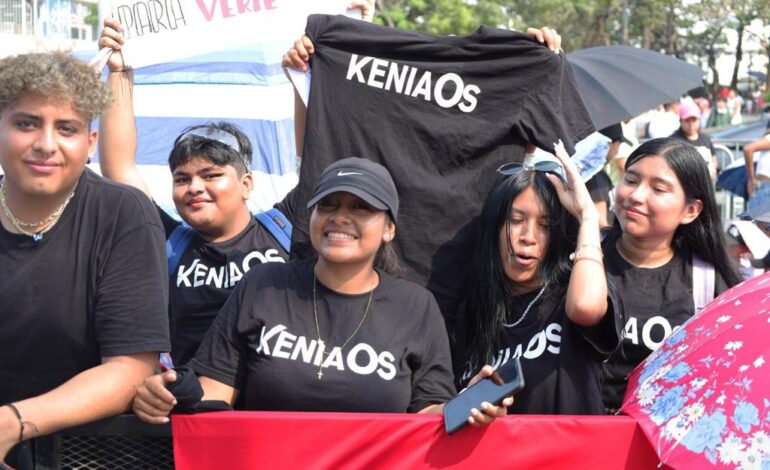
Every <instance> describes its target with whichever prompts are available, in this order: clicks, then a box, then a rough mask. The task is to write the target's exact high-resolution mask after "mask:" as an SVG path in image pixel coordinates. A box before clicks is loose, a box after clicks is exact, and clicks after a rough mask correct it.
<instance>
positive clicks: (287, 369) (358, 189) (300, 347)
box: [134, 158, 510, 424]
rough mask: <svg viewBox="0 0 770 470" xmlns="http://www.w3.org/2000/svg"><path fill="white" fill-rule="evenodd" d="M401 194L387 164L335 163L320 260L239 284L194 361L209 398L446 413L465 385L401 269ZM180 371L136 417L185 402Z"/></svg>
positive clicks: (429, 301) (321, 215) (316, 206)
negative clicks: (175, 387) (397, 243)
mask: <svg viewBox="0 0 770 470" xmlns="http://www.w3.org/2000/svg"><path fill="white" fill-rule="evenodd" d="M398 205H399V201H398V193H397V192H396V187H395V185H394V183H393V180H392V178H391V176H390V173H388V171H387V169H385V167H383V166H382V165H379V164H377V163H374V162H371V161H369V160H365V159H361V158H347V159H343V160H340V161H338V162H336V163H334V164H332V165H330V166H329V167H327V168H326V170H325V171H324V172H323V173H322V175H321V177H320V181H319V182H318V184H317V186H316V189H315V192H314V195H313V197H312V198H311V200H310V201H309V203H308V204H307V207H308V209H309V210H311V216H310V231H311V240H312V244H313V247H314V249H315V252H316V254H317V257H316V259H314V260H311V261H293V262H289V263H286V264H279V263H271V264H263V265H259V266H255V267H254V268H253V269H252V270H251V271H249V273H248V274H247V275H246V277H245V278H244V279H243V280H242V281H241V282H240V283H239V284H238V286H237V287H236V288H235V290H234V292H233V294H232V295H231V296H230V298H229V299H228V301H227V303H226V304H225V305H224V307H223V308H222V311H221V312H220V313H219V315H218V316H217V319H216V320H215V321H214V324H213V325H212V327H211V329H210V330H209V331H208V333H207V335H206V337H205V338H204V340H203V343H202V344H201V347H200V348H199V349H198V352H197V353H196V355H195V358H194V359H193V360H192V361H191V362H190V368H191V369H192V370H193V371H194V372H195V373H196V374H197V375H198V378H197V383H196V384H194V385H195V386H198V385H199V386H200V388H201V389H202V392H203V400H207V401H208V400H220V401H224V402H226V403H228V404H230V405H233V404H235V403H236V400H238V403H239V404H241V408H242V409H247V410H281V411H336V412H413V413H428V412H440V411H441V410H442V407H443V403H444V402H446V401H447V400H449V399H450V398H452V397H453V396H454V395H455V390H454V385H453V383H452V372H451V361H450V353H449V342H448V339H447V336H446V330H445V326H444V321H443V319H442V316H441V313H440V312H439V309H438V304H437V303H436V301H435V299H434V298H433V296H432V295H431V294H430V292H428V291H427V290H426V289H424V288H422V287H420V286H418V285H416V284H413V283H411V282H407V281H405V280H401V279H398V278H396V277H394V276H393V275H392V274H391V273H396V272H398V262H397V257H396V255H395V252H394V251H393V249H392V248H391V245H390V243H391V242H392V241H393V239H394V237H395V233H396V220H397V217H398ZM489 375H492V370H491V368H486V369H484V371H483V372H482V373H480V374H478V377H477V378H476V379H477V380H478V379H480V378H482V377H486V376H489ZM188 377H189V375H188ZM176 379H177V373H176V372H175V371H169V372H166V373H163V374H160V375H157V376H155V377H151V378H150V379H148V380H147V381H145V383H144V385H143V386H141V387H139V389H138V392H137V396H136V399H135V400H134V412H135V413H136V414H137V416H139V418H141V419H142V420H145V421H147V422H150V423H162V422H166V421H167V420H168V418H167V416H168V414H169V412H171V411H172V409H173V408H174V406H175V405H176V404H177V397H175V396H174V394H173V393H172V392H170V391H169V390H168V389H167V388H166V385H167V384H171V383H173V382H174V381H175V380H176ZM507 404H510V400H508V401H505V402H504V403H503V406H493V405H491V404H485V405H484V406H482V407H481V410H483V413H482V412H481V410H478V409H477V410H473V411H472V412H471V416H470V417H469V419H470V420H471V421H473V423H475V424H485V423H488V422H490V421H491V420H492V419H494V418H495V417H497V416H501V415H503V414H504V413H505V405H507Z"/></svg>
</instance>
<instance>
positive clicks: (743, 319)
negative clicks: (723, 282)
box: [620, 273, 770, 470]
mask: <svg viewBox="0 0 770 470" xmlns="http://www.w3.org/2000/svg"><path fill="white" fill-rule="evenodd" d="M769 353H770V273H768V274H765V275H762V276H759V277H756V278H752V279H750V280H748V281H746V282H744V283H742V284H740V285H738V286H736V287H734V288H732V289H730V290H728V291H727V292H724V293H723V294H722V295H720V296H719V297H718V298H717V299H715V300H714V301H713V302H711V303H710V304H709V305H708V306H707V307H706V308H705V309H703V310H702V311H701V312H700V313H699V314H697V315H696V316H694V317H693V318H691V319H690V320H689V321H688V322H687V323H685V324H684V325H682V327H681V328H680V329H678V330H677V331H675V332H674V334H672V335H671V336H670V337H669V338H668V339H667V340H666V341H665V342H664V343H663V345H662V346H661V347H660V349H658V350H657V351H655V352H654V353H653V354H651V355H650V357H648V358H647V360H645V362H643V363H642V364H640V365H639V367H637V368H636V369H635V370H634V372H633V373H632V374H631V376H630V377H629V381H628V382H629V384H628V390H627V392H626V397H625V401H624V403H623V406H622V407H621V409H620V411H621V412H623V413H626V414H628V415H630V416H632V417H634V418H635V419H636V420H637V421H638V422H639V424H640V426H641V428H642V430H643V431H644V433H645V434H646V435H647V437H648V438H649V439H650V441H651V443H652V446H653V448H655V449H656V450H657V452H658V456H659V457H660V460H661V462H663V463H665V464H667V465H669V466H671V467H672V468H675V469H702V468H713V467H716V468H730V469H753V468H756V469H762V470H768V469H770V435H769V434H768V433H770V413H769V412H770V370H768V368H769V367H770V366H766V365H765V361H766V359H767V356H768V354H769Z"/></svg>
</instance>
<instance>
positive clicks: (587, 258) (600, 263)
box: [572, 256, 604, 268]
mask: <svg viewBox="0 0 770 470" xmlns="http://www.w3.org/2000/svg"><path fill="white" fill-rule="evenodd" d="M582 260H586V261H593V262H594V263H599V265H600V266H601V267H602V268H604V262H603V261H602V260H600V259H596V258H593V257H591V256H581V257H579V258H575V259H574V260H573V261H572V264H573V265H574V264H576V263H577V262H578V261H582Z"/></svg>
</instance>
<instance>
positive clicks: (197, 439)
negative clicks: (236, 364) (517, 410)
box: [172, 411, 659, 470]
mask: <svg viewBox="0 0 770 470" xmlns="http://www.w3.org/2000/svg"><path fill="white" fill-rule="evenodd" d="M172 427H173V435H174V457H175V460H176V468H177V470H187V469H209V468H210V469H215V468H216V469H221V468H226V469H229V470H233V469H281V470H293V469H305V468H312V469H330V470H331V469H334V470H338V469H394V468H405V469H423V468H424V469H429V468H430V469H435V468H442V469H453V468H457V469H459V468H463V469H468V468H483V469H485V470H487V469H496V468H500V469H517V468H521V469H525V468H526V469H532V468H537V469H538V470H545V469H553V470H557V469H558V470H563V469H572V468H591V469H593V470H601V469H607V470H617V469H650V468H655V467H656V466H657V465H658V462H659V461H658V458H657V457H656V456H655V453H654V451H653V450H652V448H651V447H650V445H649V443H648V442H647V440H646V438H645V437H644V436H643V435H642V432H641V430H640V429H639V428H638V426H637V424H636V422H635V421H634V420H632V419H631V418H628V417H625V416H507V417H505V418H503V419H499V420H497V421H496V422H494V423H492V424H491V425H490V426H487V427H484V428H467V429H463V430H461V431H460V432H458V433H456V434H454V435H452V436H448V435H446V434H445V433H444V428H443V420H442V416H441V415H437V414H432V415H413V414H367V413H287V412H243V411H241V412H220V413H208V414H199V415H176V416H174V417H173V419H172Z"/></svg>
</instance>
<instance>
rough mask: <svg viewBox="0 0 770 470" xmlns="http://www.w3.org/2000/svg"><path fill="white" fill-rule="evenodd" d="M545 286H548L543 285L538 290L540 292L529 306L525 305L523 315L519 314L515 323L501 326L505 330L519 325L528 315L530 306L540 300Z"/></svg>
mask: <svg viewBox="0 0 770 470" xmlns="http://www.w3.org/2000/svg"><path fill="white" fill-rule="evenodd" d="M546 286H548V284H545V285H543V287H541V288H540V292H538V293H537V295H536V296H535V298H534V299H532V300H531V301H530V302H529V305H527V308H525V309H524V313H522V314H521V316H520V317H519V319H518V320H516V322H515V323H503V326H504V327H506V328H513V327H514V326H516V325H518V324H519V323H521V322H522V321H523V320H524V318H526V316H527V314H528V313H529V309H531V308H532V306H533V305H535V302H537V301H538V300H540V297H541V296H542V295H543V292H545V288H546Z"/></svg>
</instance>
